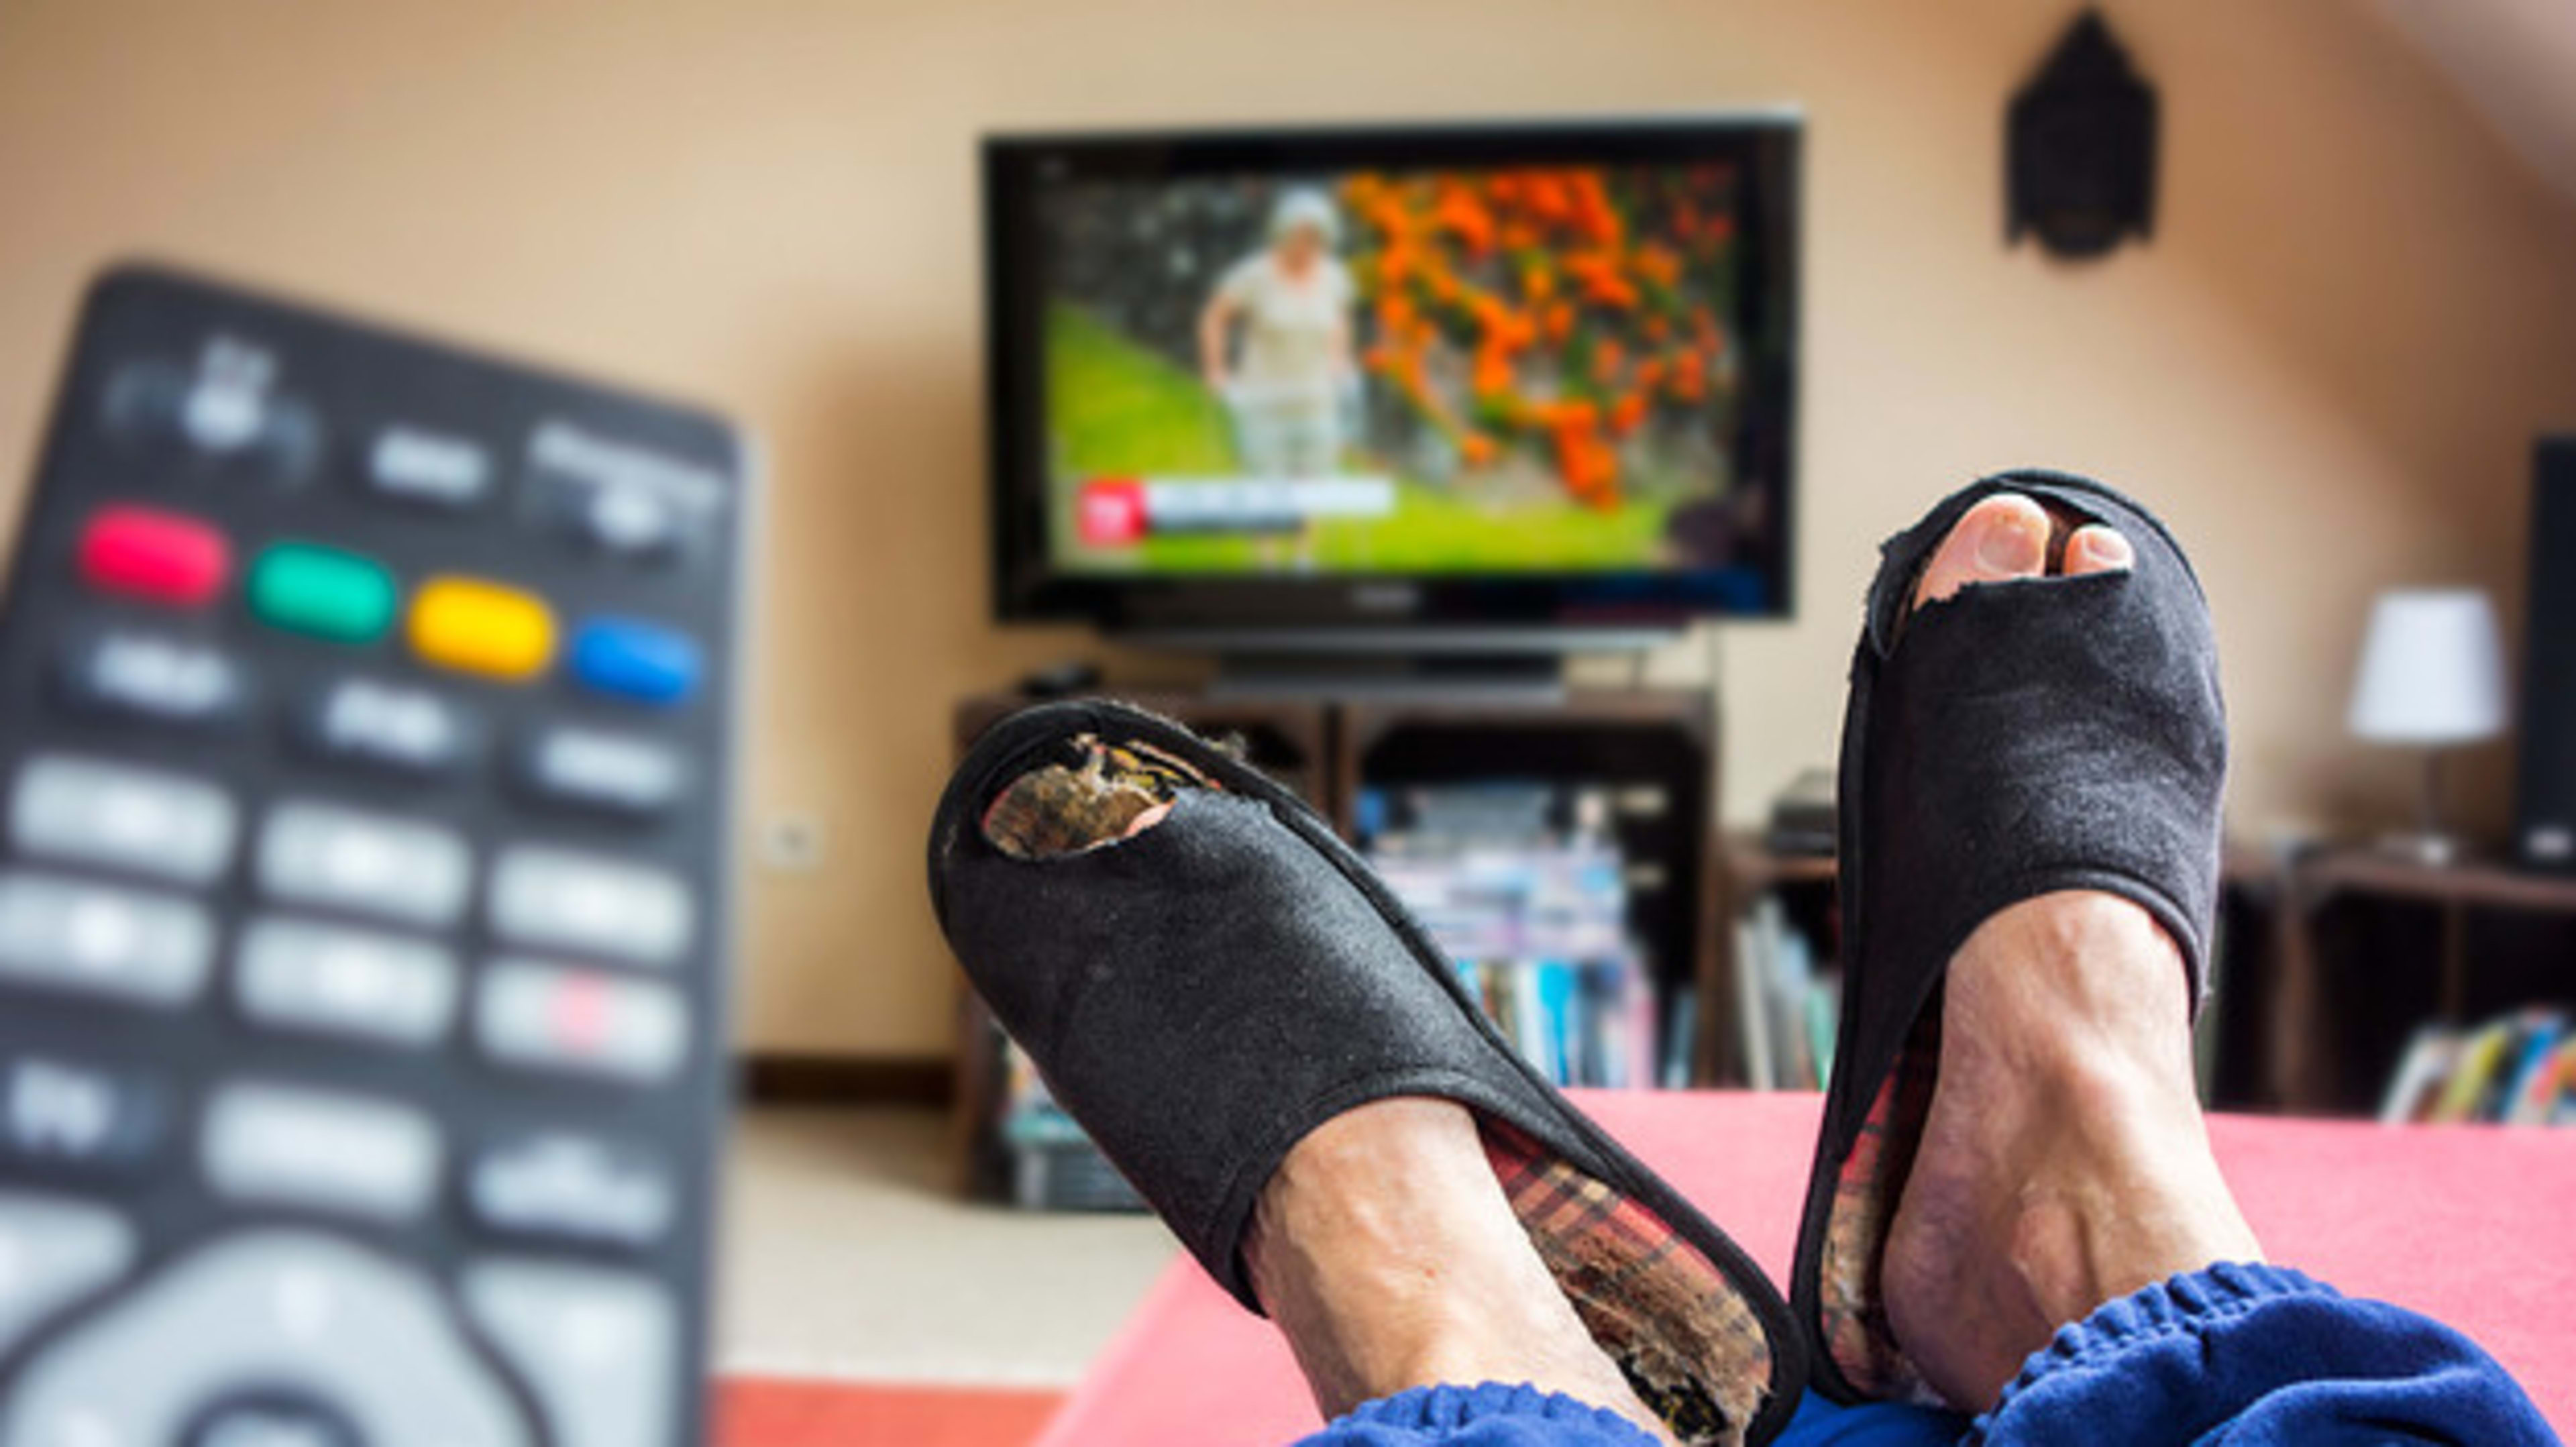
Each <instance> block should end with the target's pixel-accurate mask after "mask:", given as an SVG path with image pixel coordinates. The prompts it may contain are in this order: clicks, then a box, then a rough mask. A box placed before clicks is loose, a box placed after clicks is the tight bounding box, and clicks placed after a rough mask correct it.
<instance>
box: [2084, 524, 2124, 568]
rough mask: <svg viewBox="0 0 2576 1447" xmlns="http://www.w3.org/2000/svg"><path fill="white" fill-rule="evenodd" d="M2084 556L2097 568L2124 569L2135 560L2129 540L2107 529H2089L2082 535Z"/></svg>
mask: <svg viewBox="0 0 2576 1447" xmlns="http://www.w3.org/2000/svg"><path fill="white" fill-rule="evenodd" d="M2083 543H2084V556H2085V557H2086V558H2088V559H2090V560H2091V561H2092V563H2093V565H2094V566H2095V567H2097V568H2125V567H2127V566H2129V564H2131V563H2133V562H2135V561H2136V560H2137V554H2136V553H2135V552H2133V551H2131V550H2130V548H2129V540H2128V539H2127V538H2124V537H2122V536H2120V535H2119V534H2118V533H2115V532H2113V531H2111V530H2110V529H2109V528H2089V529H2087V530H2086V531H2085V533H2084V538H2083Z"/></svg>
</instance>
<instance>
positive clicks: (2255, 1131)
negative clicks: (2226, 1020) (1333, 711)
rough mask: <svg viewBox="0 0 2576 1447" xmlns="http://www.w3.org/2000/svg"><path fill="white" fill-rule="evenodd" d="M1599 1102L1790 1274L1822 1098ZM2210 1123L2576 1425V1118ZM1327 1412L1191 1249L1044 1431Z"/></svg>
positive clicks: (1611, 1121)
mask: <svg viewBox="0 0 2576 1447" xmlns="http://www.w3.org/2000/svg"><path fill="white" fill-rule="evenodd" d="M1584 1105H1585V1107H1586V1108H1587V1109H1589V1110H1591V1111H1592V1112H1593V1114H1594V1115H1596V1116H1597V1117H1599V1119H1600V1120H1601V1123H1602V1124H1603V1125H1605V1126H1607V1127H1608V1128H1609V1129H1610V1131H1611V1132H1612V1133H1613V1134H1615V1135H1617V1136H1618V1137H1619V1138H1620V1139H1621V1140H1622V1141H1624V1142H1626V1143H1627V1145H1628V1147H1629V1148H1630V1149H1631V1150H1634V1151H1635V1152H1636V1153H1637V1154H1638V1155H1639V1156H1640V1157H1642V1158H1643V1159H1644V1160H1645V1161H1646V1162H1647V1163H1648V1164H1650V1165H1652V1166H1653V1167H1654V1168H1655V1169H1656V1170H1658V1171H1660V1172H1662V1173H1663V1174H1664V1175H1665V1176H1666V1177H1667V1178H1669V1179H1670V1180H1671V1181H1672V1182H1673V1183H1674V1184H1675V1185H1676V1186H1678V1187H1680V1188H1681V1190H1682V1191H1683V1193H1684V1194H1686V1195H1688V1196H1689V1197H1690V1198H1691V1199H1692V1200H1694V1201H1697V1202H1698V1203H1699V1204H1700V1207H1701V1209H1703V1210H1704V1211H1706V1212H1707V1213H1708V1215H1709V1218H1710V1219H1711V1220H1714V1221H1716V1222H1718V1223H1719V1224H1720V1225H1722V1226H1724V1227H1725V1228H1726V1229H1727V1231H1728V1232H1729V1233H1730V1234H1732V1235H1733V1236H1734V1237H1735V1238H1736V1239H1737V1240H1738V1241H1740V1242H1742V1243H1743V1245H1744V1249H1745V1250H1747V1251H1749V1252H1751V1253H1752V1254H1753V1257H1754V1259H1755V1260H1757V1261H1759V1262H1761V1263H1762V1264H1763V1266H1764V1267H1765V1268H1767V1269H1768V1270H1770V1271H1772V1272H1773V1273H1775V1279H1778V1280H1782V1281H1786V1280H1787V1279H1788V1267H1789V1255H1790V1250H1791V1246H1792V1243H1793V1241H1794V1239H1795V1237H1796V1235H1797V1229H1798V1226H1797V1221H1798V1203H1799V1200H1800V1197H1801V1194H1802V1192H1803V1191H1804V1189H1805V1186H1806V1172H1807V1159H1808V1155H1809V1153H1810V1152H1811V1151H1813V1150H1814V1148H1815V1144H1814V1143H1815V1131H1816V1114H1817V1110H1818V1105H1819V1102H1818V1099H1817V1097H1815V1096H1812V1095H1734V1094H1704V1093H1673V1094H1664V1093H1644V1092H1639V1093H1615V1094H1614V1093H1594V1094H1590V1095H1587V1096H1585V1097H1584ZM2210 1133H2211V1135H2212V1136H2213V1137H2214V1138H2215V1140H2216V1142H2217V1148H2218V1156H2219V1159H2220V1160H2221V1161H2222V1162H2223V1163H2224V1164H2225V1165H2226V1168H2227V1175H2228V1179H2229V1180H2230V1181H2232V1182H2233V1183H2234V1184H2235V1187H2236V1192H2237V1196H2238V1198H2239V1199H2240V1200H2241V1201H2242V1202H2243V1204H2244V1207H2245V1213H2246V1215H2247V1216H2248V1217H2250V1218H2251V1219H2252V1221H2253V1223H2254V1229H2255V1231H2256V1232H2257V1233H2258V1234H2259V1235H2260V1236H2261V1237H2262V1239H2263V1243H2264V1246H2265V1248H2266V1249H2267V1250H2268V1251H2269V1252H2270V1253H2271V1257H2272V1259H2273V1260H2274V1261H2276V1262H2279V1263H2281V1264H2283V1265H2288V1266H2296V1267H2298V1268H2300V1269H2301V1270H2304V1271H2307V1272H2309V1273H2310V1274H2312V1275H2314V1276H2317V1277H2320V1278H2322V1279H2324V1280H2326V1281H2329V1282H2332V1283H2333V1284H2334V1285H2335V1286H2337V1287H2338V1288H2340V1289H2341V1290H2343V1291H2344V1292H2345V1293H2347V1294H2349V1295H2354V1296H2373V1297H2379V1298H2382V1299H2385V1300H2388V1301H2394V1302H2397V1303H2400V1304H2402V1305H2405V1306H2409V1307H2412V1308H2414V1309H2416V1310H2418V1311H2422V1312H2425V1313H2427V1314H2429V1315H2432V1316H2435V1317H2438V1318H2440V1319H2442V1320H2443V1321H2447V1322H2449V1323H2451V1324H2452V1325H2453V1326H2456V1327H2458V1328H2460V1329H2461V1330H2463V1331H2465V1332H2467V1333H2468V1334H2469V1335H2470V1336H2472V1337H2474V1338H2476V1339H2477V1341H2478V1342H2479V1343H2480V1344H2482V1345H2483V1346H2485V1347H2486V1348H2487V1349H2488V1350H2489V1351H2491V1352H2493V1353H2495V1355H2496V1356H2497V1357H2498V1358H2500V1359H2501V1360H2502V1361H2503V1362H2504V1364H2505V1365H2506V1366H2507V1367H2509V1368H2511V1369H2512V1371H2513V1372H2514V1374H2515V1375H2516V1376H2517V1377H2519V1378H2520V1379H2521V1381H2522V1383H2523V1385H2524V1387H2525V1388H2526V1389H2528V1390H2529V1391H2530V1393H2531V1395H2532V1397H2533V1399H2534V1400H2536V1401H2537V1402H2539V1404H2540V1406H2541V1410H2543V1411H2544V1412H2546V1413H2548V1415H2549V1418H2550V1420H2551V1421H2552V1422H2553V1423H2554V1424H2556V1425H2557V1427H2558V1428H2559V1430H2560V1431H2561V1432H2562V1433H2565V1434H2568V1435H2571V1436H2576V1353H2570V1352H2569V1351H2568V1350H2567V1349H2566V1343H2567V1342H2568V1341H2570V1340H2576V1238H2571V1236H2570V1235H2569V1232H2568V1229H2567V1225H2566V1222H2567V1219H2568V1214H2567V1213H2568V1208H2569V1206H2570V1204H2571V1203H2576V1132H2548V1131H2537V1130H2522V1131H2515V1130H2503V1129H2499V1128H2495V1127H2481V1126H2459V1127H2406V1128H2400V1129H2390V1128H2386V1127H2381V1126H2376V1125H2368V1124H2357V1123H2342V1122H2323V1121H2289V1120H2261V1119H2254V1118H2249V1117H2234V1116H2222V1117H2219V1118H2217V1119H2215V1120H2213V1121H2212V1122H2211V1123H2210ZM1317 1421H1318V1419H1317V1416H1316V1412H1315V1408H1314V1406H1313V1404H1312V1403H1310V1402H1309V1401H1308V1400H1307V1397H1306V1386H1305V1383H1304V1381H1303V1380H1302V1379H1300V1378H1299V1377H1298V1375H1297V1368H1296V1365H1295V1363H1293V1362H1292V1361H1290V1360H1289V1356H1288V1349H1287V1347H1286V1346H1285V1345H1284V1344H1282V1342H1281V1341H1280V1339H1279V1337H1278V1335H1277V1334H1276V1333H1275V1332H1273V1331H1271V1329H1270V1327H1269V1325H1268V1324H1267V1323H1265V1322H1262V1321H1260V1320H1258V1319H1256V1318H1254V1317H1252V1316H1251V1315H1249V1314H1248V1313H1246V1312H1245V1311H1243V1309H1242V1308H1240V1307H1238V1306H1236V1305H1235V1304H1234V1302H1233V1301H1232V1300H1231V1299H1229V1298H1228V1297H1226V1296H1225V1295H1224V1294H1223V1293H1221V1292H1219V1291H1218V1290H1217V1289H1216V1287H1215V1286H1213V1285H1212V1284H1210V1283H1209V1282H1208V1280H1207V1278H1206V1277H1205V1276H1204V1275H1203V1274H1202V1273H1201V1272H1200V1271H1199V1270H1198V1268H1197V1267H1196V1266H1195V1265H1193V1264H1192V1263H1190V1262H1189V1261H1188V1260H1186V1259H1184V1260H1181V1261H1178V1262H1176V1263H1174V1265H1173V1267H1172V1269H1171V1271H1170V1272H1168V1273H1166V1274H1165V1276H1164V1277H1163V1279H1162V1280H1161V1281H1160V1282H1158V1283H1156V1285H1155V1287H1154V1288H1153V1290H1152V1292H1151V1293H1150V1294H1149V1295H1148V1296H1147V1297H1146V1299H1145V1302H1144V1304H1143V1305H1142V1306H1140V1307H1139V1308H1138V1309H1137V1312H1136V1315H1135V1317H1134V1319H1133V1320H1131V1321H1130V1322H1129V1323H1128V1324H1127V1327H1126V1329H1125V1331H1123V1332H1122V1333H1121V1334H1120V1336H1119V1338H1118V1340H1117V1341H1116V1342H1115V1343H1114V1344H1113V1345H1112V1346H1111V1347H1110V1349H1109V1350H1108V1351H1107V1352H1106V1353H1105V1354H1104V1355H1103V1356H1102V1357H1101V1359H1100V1361H1099V1362H1098V1363H1097V1364H1095V1365H1094V1367H1093V1368H1092V1371H1091V1374H1090V1376H1089V1377H1088V1379H1086V1380H1085V1381H1084V1382H1083V1384H1082V1386H1081V1388H1080V1389H1079V1390H1077V1391H1076V1392H1075V1393H1074V1395H1073V1397H1072V1399H1071V1400H1070V1401H1068V1402H1067V1403H1066V1404H1065V1407H1064V1410H1063V1411H1062V1412H1061V1413H1059V1414H1058V1415H1057V1417H1056V1418H1055V1420H1054V1422H1053V1423H1052V1424H1051V1425H1050V1427H1049V1429H1048V1431H1047V1434H1046V1436H1045V1437H1044V1438H1043V1439H1042V1440H1041V1444H1040V1447H1166V1444H1168V1447H1185V1444H1186V1447H1277V1444H1280V1443H1284V1442H1287V1441H1290V1440H1293V1439H1294V1438H1296V1437H1297V1436H1298V1435H1299V1434H1301V1433H1304V1432H1308V1431H1312V1430H1313V1429H1314V1428H1315V1426H1316V1425H1317Z"/></svg>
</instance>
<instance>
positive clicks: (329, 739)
mask: <svg viewBox="0 0 2576 1447" xmlns="http://www.w3.org/2000/svg"><path fill="white" fill-rule="evenodd" d="M751 500H752V499H751V497H750V495H749V493H748V490H747V482H746V478H745V476H744V459H743V451H742V448H741V446H740V444H739V443H738V441H737V439H736V436H735V434H734V433H733V431H732V430H731V429H730V428H729V427H727V426H726V425H725V424H724V423H723V422H721V421H718V420H716V419H715V418H712V417H710V416H708V415H706V414H704V413H701V412H696V411H691V410H687V409H684V408H679V407H674V406H670V405H667V404H664V403H660V402H653V401H647V400H643V399H639V398H637V397H634V396H631V395H628V394H625V393H622V392H616V391H610V390H606V389H602V388H599V387H595V386H589V385H585V384H582V383H578V382H573V381H568V380H566V379H563V378H561V377H556V376H551V375H547V374H544V373H541V372H536V371H531V370H528V369H526V368H523V367H519V366H514V365H507V364H503V363H500V362H495V361H492V360H489V359H486V358H483V357H479V356H475V355H471V354H468V353H465V352H461V351H458V350H455V349H453V348H450V347H447V346H443V345H436V344H431V343H426V342H422V341H419V340H415V339H411V338H406V337H401V336H397V335H394V334H392V333H389V332H386V331H383V330H380V329H378V328H376V327H372V326H366V325H360V324H356V323H352V322H349V321H344V320H340V319H336V318H333V317H330V316H325V315H321V314H317V313H315V312H312V311H309V310H306V309H303V308H300V307H294V306H288V305H282V304H280V303H278V302H276V301H272V300H266V299H262V298H259V297H255V296H250V295H245V294H243V293H242V292H239V291H236V290H233V289H231V288H228V287H221V286H215V285H210V284H207V283H204V282H201V281H197V280H193V279H190V278H187V277H183V276H179V275H174V274H172V273H169V272H166V271H161V270H155V269H146V268H133V269H125V270H120V271H116V272H113V273H111V274H109V275H107V276H106V277H105V278H104V279H102V280H101V281H100V282H98V284H97V285H96V286H95V287H94V288H93V289H92V291H91V293H90V296H89V298H88V302H87V306H86V308H85V310H84V312H83V315H82V318H81V323H80V332H79V336H78V338H77V340H76V342H75V345H74V348H73V352H72V357H71V361H70V364H69V369H68V371H67V373H66V374H65V376H64V379H63V381H62V383H61V390H60V393H59V395H58V396H57V397H56V399H55V402H54V412H53V418H52V422H51V425H50V431H49V434H48V437H47V441H46V444H45V449H44V454H43V458H42V461H41V463H40V465H39V470H38V474H37V477H36V480H35V485H34V487H33V488H32V489H31V491H30V493H29V496H28V502H27V504H26V508H25V512H24V515H23V517H22V519H21V522H20V527H19V531H18V534H17V547H16V558H15V566H14V567H13V568H12V569H11V571H10V574H9V579H8V592H7V612H6V614H5V618H0V689H5V693H0V699H5V708H0V791H5V799H6V813H5V817H0V1447H401V1444H418V1447H521V1444H524V1447H541V1444H557V1447H665V1444H670V1443H679V1442H695V1441H698V1440H699V1439H700V1438H701V1436H702V1424H701V1418H702V1414H703V1411H704V1392H703V1386H702V1377H703V1372H702V1369H701V1363H702V1362H703V1359H704V1357H705V1353H706V1340H705V1336H706V1332H705V1321H706V1315H707V1313H706V1297H707V1288H706V1276H707V1267H708V1260H707V1253H708V1238H709V1214H710V1209H711V1204H712V1200H711V1198H712V1195H713V1191H712V1183H713V1181H714V1178H715V1176H716V1174H717V1168H718V1159H717V1149H718V1146H719V1143H720V1132H721V1129H722V1125H723V1121H724V1110H725V1095H726V1091H725V1085H724V1082H725V1077H726V1069H725V1057H724V1040H725V1036H724V1031H723V1018H722V1017H723V1006H724V1001H725V988H724V986H725V983H726V979H727V976H728V972H729V969H730V964H731V960H730V950H729V915H730V904H729V899H728V895H729V890H728V887H727V872H726V863H725V861H726V859H727V849H726V843H727V838H728V834H729V832H730V831H729V829H728V827H727V821H728V817H729V816H728V810H729V807H730V801H731V777H730V774H731V768H730V759H729V754H730V749H731V745H732V742H733V737H732V735H733V729H734V722H733V720H734V707H733V695H734V688H735V683H736V677H735V675H736V672H737V670H738V667H739V659H740V657H741V651H740V649H738V648H737V647H736V646H735V645H736V638H735V630H736V628H737V625H738V623H739V621H740V617H741V611H740V608H739V606H738V603H737V598H738V589H739V583H740V579H741V569H742V564H741V559H742V555H743V549H744V546H745V539H746V536H747V530H748V526H749V516H748V509H749V505H750V503H751Z"/></svg>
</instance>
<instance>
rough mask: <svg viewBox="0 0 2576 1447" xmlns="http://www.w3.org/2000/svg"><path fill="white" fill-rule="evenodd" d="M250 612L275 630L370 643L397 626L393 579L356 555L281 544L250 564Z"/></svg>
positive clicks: (293, 544) (299, 545)
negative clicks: (395, 624)
mask: <svg viewBox="0 0 2576 1447" xmlns="http://www.w3.org/2000/svg"><path fill="white" fill-rule="evenodd" d="M250 611H251V613H252V614H253V615H254V616H256V617H257V618H258V619H259V621H261V622H262V623H266V624H268V625H269V626H270V627H272V628H283V629H286V630H288V631H289V632H293V633H310V634H312V635H313V636H314V637H317V638H329V639H333V640H335V641H337V642H341V643H366V642H370V641H372V640H374V639H377V638H380V637H383V636H384V632H385V630H386V629H387V628H388V627H391V626H392V624H393V621H394V579H393V575H392V574H391V573H388V572H386V571H385V570H384V568H383V566H382V565H380V564H378V563H376V562H375V561H374V560H372V559H369V558H365V557H362V556H360V555H358V554H356V553H350V552H343V551H341V550H340V549H338V548H326V547H323V546H321V545H320V544H318V543H279V544H277V545H275V546H273V547H271V548H269V549H268V550H267V551H265V552H263V553H261V554H260V555H259V561H258V562H256V563H254V564H252V565H251V571H250Z"/></svg>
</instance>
